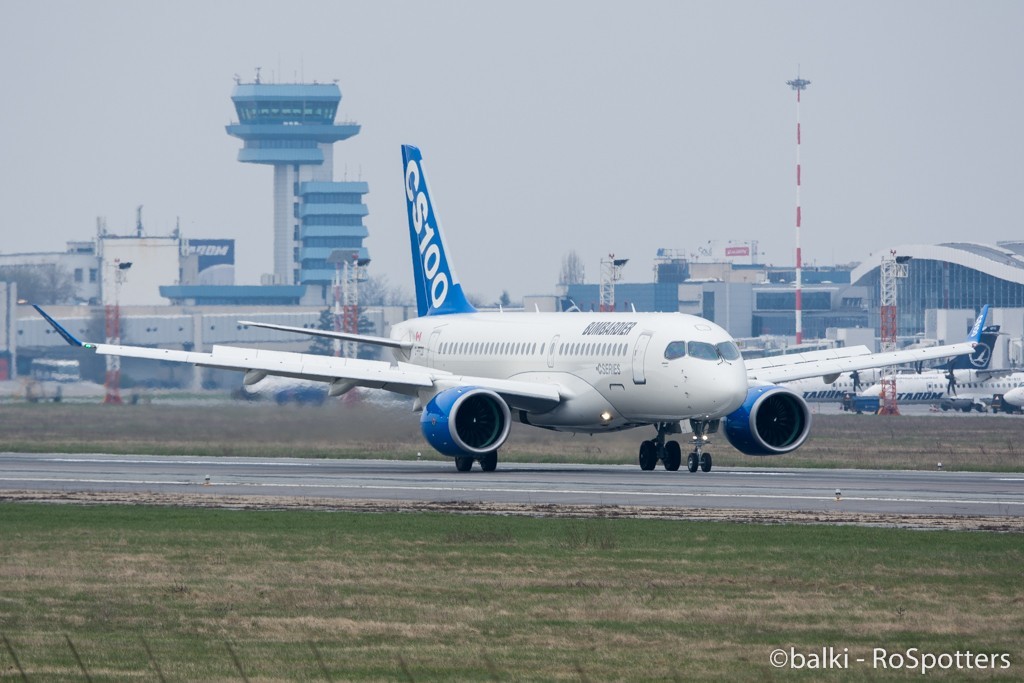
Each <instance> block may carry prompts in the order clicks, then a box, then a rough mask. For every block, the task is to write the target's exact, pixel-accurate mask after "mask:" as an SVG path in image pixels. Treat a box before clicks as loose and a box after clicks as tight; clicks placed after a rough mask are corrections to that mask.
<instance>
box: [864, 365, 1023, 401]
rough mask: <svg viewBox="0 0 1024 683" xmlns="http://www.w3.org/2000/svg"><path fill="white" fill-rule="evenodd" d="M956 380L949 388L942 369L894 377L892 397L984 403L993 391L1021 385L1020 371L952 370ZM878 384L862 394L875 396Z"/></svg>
mask: <svg viewBox="0 0 1024 683" xmlns="http://www.w3.org/2000/svg"><path fill="white" fill-rule="evenodd" d="M954 377H955V378H956V383H955V384H954V385H953V387H952V390H951V387H950V381H949V377H948V375H947V374H946V373H944V372H923V373H915V374H906V375H897V376H896V399H897V401H899V402H900V403H938V402H940V401H943V400H955V399H962V400H965V401H966V400H970V401H974V402H988V401H991V400H992V396H994V395H995V394H1003V393H1006V392H1008V391H1010V390H1011V389H1013V388H1014V387H1019V386H1020V385H1021V384H1024V372H1011V373H1008V374H1004V375H999V374H995V373H989V372H986V373H979V372H977V371H974V370H956V371H954ZM880 391H881V388H880V386H879V385H875V386H872V387H869V388H868V389H867V390H865V391H864V392H863V393H862V394H861V395H862V396H878V395H879V393H880Z"/></svg>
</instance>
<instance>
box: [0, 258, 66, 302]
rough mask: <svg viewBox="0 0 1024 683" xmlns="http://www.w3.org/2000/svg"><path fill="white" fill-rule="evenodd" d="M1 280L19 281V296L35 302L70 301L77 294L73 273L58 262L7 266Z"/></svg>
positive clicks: (0, 269) (2, 270)
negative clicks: (57, 263)
mask: <svg viewBox="0 0 1024 683" xmlns="http://www.w3.org/2000/svg"><path fill="white" fill-rule="evenodd" d="M0 280H4V281H7V282H17V283H18V298H20V299H24V300H26V301H28V302H30V303H33V304H63V303H69V302H71V301H72V300H73V299H74V296H75V283H74V281H73V280H72V279H71V274H70V273H68V271H67V270H65V269H64V268H61V267H60V266H58V265H56V264H47V265H35V266H5V267H3V268H0Z"/></svg>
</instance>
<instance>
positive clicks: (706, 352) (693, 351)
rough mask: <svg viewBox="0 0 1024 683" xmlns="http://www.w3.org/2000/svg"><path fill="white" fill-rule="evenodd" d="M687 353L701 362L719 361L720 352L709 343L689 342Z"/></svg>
mask: <svg viewBox="0 0 1024 683" xmlns="http://www.w3.org/2000/svg"><path fill="white" fill-rule="evenodd" d="M686 350H687V352H688V353H689V354H690V355H691V356H693V357H694V358H700V359H701V360H718V351H717V350H715V347H714V346H712V345H711V344H708V343H707V342H687V343H686Z"/></svg>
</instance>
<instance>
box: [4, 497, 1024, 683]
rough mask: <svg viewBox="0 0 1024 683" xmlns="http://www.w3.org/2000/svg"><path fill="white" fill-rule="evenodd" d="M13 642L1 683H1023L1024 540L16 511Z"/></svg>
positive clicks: (659, 524)
mask: <svg viewBox="0 0 1024 683" xmlns="http://www.w3.org/2000/svg"><path fill="white" fill-rule="evenodd" d="M0 635H2V636H3V638H4V639H6V643H3V642H0V679H3V680H19V679H21V676H22V673H24V676H25V677H26V678H27V679H28V680H32V681H39V680H69V679H70V680H76V679H77V680H84V679H85V675H86V674H85V673H83V671H84V672H87V674H88V676H89V677H91V679H92V680H96V681H100V680H161V679H163V680H242V678H243V676H244V677H245V678H247V679H249V680H264V681H271V680H388V681H391V680H399V681H403V680H404V681H437V680H497V681H518V680H567V681H609V680H623V681H626V680H628V681H634V680H680V681H682V680H686V681H690V680H730V681H744V680H746V681H753V680H757V681H762V680H820V679H822V678H826V677H827V678H833V679H837V680H869V679H875V678H878V677H879V675H880V674H885V673H886V672H883V671H879V670H877V669H876V668H874V667H873V666H872V659H871V657H872V651H873V648H876V647H877V648H887V650H888V652H890V653H896V652H900V653H902V652H906V651H907V650H908V649H910V648H919V651H920V652H927V653H934V654H936V655H939V654H945V653H950V654H955V653H956V652H957V651H958V650H959V651H960V652H961V653H963V652H966V651H968V650H969V651H971V652H973V653H979V652H985V653H998V654H1007V655H1008V658H1009V661H1010V664H1011V666H1010V668H1009V669H1001V668H998V667H1000V666H1001V662H1002V660H998V661H997V662H996V666H997V668H996V669H995V670H992V669H985V670H982V671H977V670H975V671H964V670H961V671H955V670H947V671H942V670H938V669H936V670H934V671H931V672H930V673H929V675H928V680H933V679H936V678H938V679H941V680H961V679H963V678H977V679H984V680H1020V679H1021V678H1022V676H1024V673H1022V668H1021V667H1022V666H1024V544H1022V543H1021V536H1020V535H1019V534H994V533H962V532H942V533H936V532H920V531H909V530H898V529H870V528H862V527H827V526H785V525H779V526H761V525H742V524H731V523H714V524H707V523H704V524H702V523H693V522H666V521H652V520H643V521H641V520H608V519H591V520H578V519H576V520H572V519H532V518H513V517H487V516H467V515H435V514H352V513H330V512H297V511H278V512H254V511H247V512H239V511H227V510H197V509H186V508H171V509H159V508H150V507H130V506H114V507H105V506H93V507H89V506H85V507H81V506H72V505H40V504H2V505H0ZM72 646H73V647H74V650H72ZM829 646H831V647H834V648H836V649H837V650H839V651H841V650H842V649H843V648H849V658H850V661H849V669H848V670H845V671H834V672H825V673H824V675H823V672H821V671H791V670H789V669H774V668H772V666H771V665H770V664H769V656H770V654H771V652H772V651H773V650H774V649H776V648H783V649H785V650H787V651H788V649H789V648H795V650H796V651H797V652H802V653H813V652H820V651H821V648H823V647H829ZM75 653H77V659H76V654H75ZM12 655H13V656H12ZM15 657H16V658H17V660H15ZM856 657H865V658H867V662H866V663H863V664H859V663H856V662H855V661H853V660H854V659H855V658H856ZM890 673H892V672H890ZM896 676H898V677H901V678H907V677H908V676H910V677H913V678H917V679H920V678H921V675H920V673H916V674H914V673H909V674H908V673H906V672H898V673H896ZM894 677H895V676H894Z"/></svg>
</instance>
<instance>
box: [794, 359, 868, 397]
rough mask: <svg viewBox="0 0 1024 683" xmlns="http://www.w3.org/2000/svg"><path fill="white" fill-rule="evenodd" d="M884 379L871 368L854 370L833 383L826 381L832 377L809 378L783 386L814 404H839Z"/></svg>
mask: <svg viewBox="0 0 1024 683" xmlns="http://www.w3.org/2000/svg"><path fill="white" fill-rule="evenodd" d="M881 378H882V370H880V369H877V368H869V369H867V370H854V371H853V372H851V373H848V374H842V375H840V376H839V377H837V378H836V379H834V380H833V381H831V382H827V383H826V382H825V381H824V380H825V379H831V377H826V378H822V377H807V378H805V379H798V380H794V381H792V382H783V386H785V387H786V388H787V389H792V390H793V391H795V392H796V393H797V394H798V395H800V397H801V398H803V399H804V400H805V401H809V402H812V403H826V402H828V403H839V402H840V401H842V400H843V397H844V396H847V395H852V394H859V393H860V392H861V391H863V390H864V389H866V388H867V387H870V386H871V385H872V384H874V383H875V382H877V381H878V380H879V379H881Z"/></svg>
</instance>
